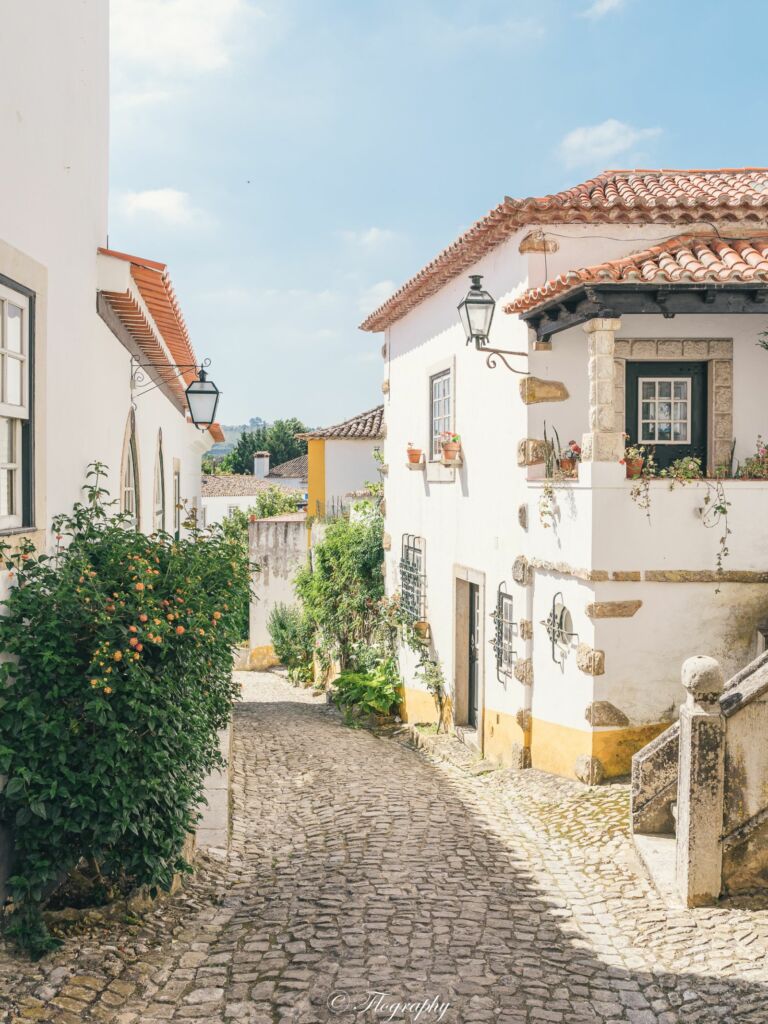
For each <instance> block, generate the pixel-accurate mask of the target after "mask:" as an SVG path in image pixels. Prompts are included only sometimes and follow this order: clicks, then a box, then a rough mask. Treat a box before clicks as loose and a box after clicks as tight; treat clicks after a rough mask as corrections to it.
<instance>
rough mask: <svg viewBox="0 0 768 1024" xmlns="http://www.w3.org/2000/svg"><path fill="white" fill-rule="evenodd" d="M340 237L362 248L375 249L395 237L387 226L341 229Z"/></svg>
mask: <svg viewBox="0 0 768 1024" xmlns="http://www.w3.org/2000/svg"><path fill="white" fill-rule="evenodd" d="M341 236H342V238H343V239H344V240H345V241H347V242H350V243H351V244H352V245H359V246H361V247H362V248H364V249H376V248H378V246H380V245H385V244H386V243H387V242H391V241H392V240H393V239H395V238H396V237H397V235H396V234H395V232H394V231H390V230H389V228H366V229H365V230H364V231H342V232H341Z"/></svg>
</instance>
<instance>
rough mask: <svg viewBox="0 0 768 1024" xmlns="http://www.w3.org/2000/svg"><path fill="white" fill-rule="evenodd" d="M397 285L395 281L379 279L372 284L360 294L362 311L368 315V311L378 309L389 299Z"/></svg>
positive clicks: (359, 302) (359, 301)
mask: <svg viewBox="0 0 768 1024" xmlns="http://www.w3.org/2000/svg"><path fill="white" fill-rule="evenodd" d="M396 287H397V285H396V284H395V282H394V281H377V282H376V283H375V284H372V285H370V287H368V288H366V289H365V290H364V291H363V292H361V294H360V298H359V300H358V307H359V309H360V312H361V313H364V314H365V315H366V316H367V315H368V313H372V312H373V311H374V310H375V309H378V308H379V306H380V305H381V304H382V303H384V302H386V301H387V299H388V298H389V297H390V295H391V294H392V293H393V292H394V291H395V288H396Z"/></svg>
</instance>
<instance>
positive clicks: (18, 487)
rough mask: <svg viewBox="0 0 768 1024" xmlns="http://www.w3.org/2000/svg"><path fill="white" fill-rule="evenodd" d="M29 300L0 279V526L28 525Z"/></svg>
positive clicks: (29, 517)
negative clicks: (0, 282)
mask: <svg viewBox="0 0 768 1024" xmlns="http://www.w3.org/2000/svg"><path fill="white" fill-rule="evenodd" d="M31 302H32V300H31V297H28V296H27V295H24V294H22V293H21V292H17V291H15V290H13V289H11V288H8V287H6V286H5V285H3V284H0V530H9V529H16V528H19V527H22V526H29V525H31V495H30V491H31V475H30V474H31V471H32V466H31V437H30V429H31V428H30V408H31V400H30V393H31V379H30V341H31V332H30V318H31Z"/></svg>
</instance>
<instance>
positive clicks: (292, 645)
mask: <svg viewBox="0 0 768 1024" xmlns="http://www.w3.org/2000/svg"><path fill="white" fill-rule="evenodd" d="M267 628H268V629H269V635H270V638H271V640H272V646H273V647H274V649H275V654H276V655H277V657H278V658H279V659H280V662H281V664H283V665H285V667H286V668H287V669H288V676H289V678H290V679H291V680H293V682H295V683H311V682H312V678H313V674H314V673H313V667H314V650H315V629H314V626H313V624H312V622H311V620H310V619H309V618H308V617H307V616H306V615H305V614H304V613H303V612H302V611H301V609H300V608H289V607H288V605H285V604H277V605H275V607H274V608H273V609H272V612H271V613H270V616H269V622H268V623H267Z"/></svg>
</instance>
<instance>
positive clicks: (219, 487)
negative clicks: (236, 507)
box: [201, 473, 300, 498]
mask: <svg viewBox="0 0 768 1024" xmlns="http://www.w3.org/2000/svg"><path fill="white" fill-rule="evenodd" d="M275 486H276V484H274V483H270V481H269V480H266V479H261V478H260V477H257V476H245V475H243V476H240V475H239V474H235V473H222V474H221V475H219V476H208V475H203V478H202V490H201V493H202V496H203V497H204V498H225V497H226V498H244V497H255V496H256V495H257V494H261V493H262V492H263V491H268V490H270V489H271V488H273V487H275ZM282 490H283V492H284V493H287V494H297V495H298V494H299V493H300V492H299V491H298V490H294V489H293V488H282Z"/></svg>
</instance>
